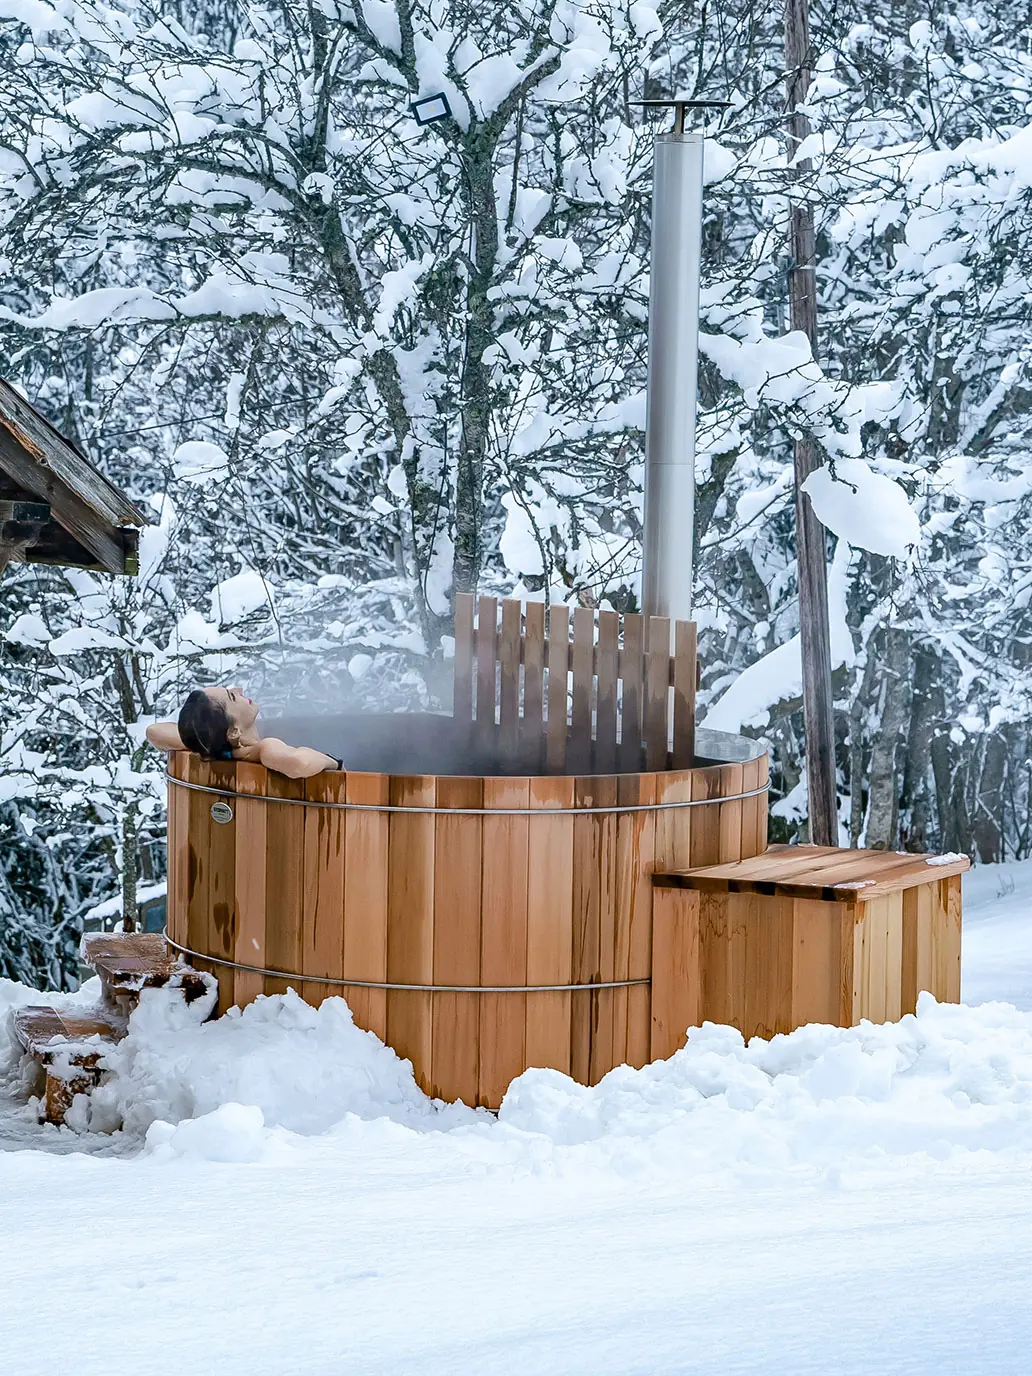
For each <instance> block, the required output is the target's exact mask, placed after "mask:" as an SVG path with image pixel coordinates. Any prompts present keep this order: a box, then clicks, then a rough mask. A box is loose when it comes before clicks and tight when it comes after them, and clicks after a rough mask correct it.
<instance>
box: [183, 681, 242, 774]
mask: <svg viewBox="0 0 1032 1376" xmlns="http://www.w3.org/2000/svg"><path fill="white" fill-rule="evenodd" d="M257 716H258V704H257V703H256V702H252V701H251V699H250V698H249V697H245V696H244V694H243V692H242V691H241V690H240V689H239V688H196V689H195V690H194V691H193V692H192V693H191V694H190V696H189V697H188V698H187V699H186V701H185V702H184V703H183V706H182V707H181V708H180V711H179V735H180V737H181V738H182V741H183V744H184V745H185V746H186V747H187V749H188V750H193V751H195V752H196V753H197V754H198V755H206V756H208V757H209V758H212V757H217V756H219V755H223V754H225V752H226V751H227V750H233V749H235V748H236V747H237V746H239V745H245V744H247V743H248V742H249V741H251V740H256V739H257V734H256V732H255V730H254V723H255V720H256V719H257Z"/></svg>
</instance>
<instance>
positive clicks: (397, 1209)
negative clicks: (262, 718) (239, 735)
mask: <svg viewBox="0 0 1032 1376" xmlns="http://www.w3.org/2000/svg"><path fill="white" fill-rule="evenodd" d="M965 904H966V906H965V955H964V996H965V998H966V999H967V1000H968V1003H967V1004H966V1005H960V1006H957V1007H952V1006H946V1005H937V1004H935V1003H934V1001H933V1000H931V999H930V998H929V997H928V996H923V997H922V1000H921V1005H920V1007H919V1010H918V1014H917V1016H916V1017H905V1018H903V1019H902V1020H901V1021H900V1022H899V1023H896V1024H886V1025H885V1026H879V1027H876V1026H872V1025H871V1024H866V1023H865V1024H862V1025H861V1026H860V1027H858V1028H849V1029H837V1028H827V1027H819V1026H811V1027H805V1028H801V1029H799V1030H798V1031H797V1032H794V1033H792V1034H791V1035H790V1036H786V1037H775V1038H774V1039H773V1040H771V1041H770V1042H764V1041H762V1040H759V1039H756V1040H754V1041H752V1042H751V1043H750V1044H749V1045H748V1046H746V1045H744V1044H743V1041H742V1038H741V1037H740V1036H739V1034H738V1033H737V1032H734V1031H733V1030H731V1029H728V1028H722V1027H714V1026H711V1025H710V1026H706V1027H704V1028H701V1029H697V1030H692V1031H691V1032H690V1034H689V1036H688V1040H687V1044H686V1046H685V1047H684V1048H683V1049H682V1050H681V1051H679V1052H678V1053H677V1054H676V1055H675V1056H673V1057H672V1058H671V1059H670V1060H669V1061H665V1062H659V1063H656V1064H654V1065H651V1066H648V1067H646V1068H645V1069H644V1070H640V1071H635V1070H630V1069H627V1068H623V1069H620V1070H616V1071H614V1072H612V1073H611V1074H610V1075H609V1076H607V1077H606V1078H605V1079H604V1080H603V1081H602V1083H601V1084H599V1085H597V1086H595V1087H594V1088H591V1089H588V1088H584V1087H582V1086H579V1085H576V1084H574V1083H573V1082H572V1081H570V1080H569V1079H567V1078H566V1077H565V1076H562V1075H559V1074H557V1073H556V1072H552V1071H543V1070H532V1071H528V1072H527V1073H526V1074H525V1075H523V1076H521V1077H520V1078H519V1079H518V1080H516V1081H515V1082H514V1084H513V1085H512V1086H511V1088H510V1090H509V1093H508V1094H507V1096H506V1099H505V1103H504V1104H503V1107H502V1110H501V1113H500V1114H499V1115H498V1118H497V1120H496V1119H494V1118H493V1117H492V1116H491V1115H489V1114H487V1113H485V1112H483V1111H479V1112H477V1111H473V1110H471V1109H467V1108H465V1107H463V1106H462V1105H442V1104H439V1103H432V1102H431V1101H429V1100H427V1099H426V1097H425V1096H424V1095H422V1094H421V1093H420V1091H419V1090H418V1088H417V1086H416V1085H415V1083H414V1081H413V1078H412V1074H411V1069H410V1067H409V1066H408V1064H407V1062H403V1061H400V1060H399V1059H398V1058H397V1057H396V1056H395V1055H394V1053H393V1052H392V1051H390V1050H389V1049H388V1048H386V1047H384V1046H383V1045H382V1044H381V1043H380V1042H379V1041H378V1040H377V1039H376V1038H375V1037H373V1036H372V1035H371V1034H369V1033H365V1032H362V1031H360V1030H359V1029H357V1028H356V1027H355V1026H354V1024H353V1022H352V1020H351V1016H350V1013H349V1011H348V1009H347V1006H346V1005H345V1004H344V1002H343V1001H342V1000H340V999H331V1000H329V1001H328V1002H327V1003H325V1004H324V1005H323V1007H322V1008H321V1009H320V1010H318V1011H316V1010H313V1009H310V1008H309V1007H308V1006H307V1005H305V1004H304V1003H302V1001H301V1000H300V999H299V998H297V997H296V995H294V994H288V995H286V996H283V997H277V998H270V999H264V1000H260V1001H259V1002H258V1003H256V1004H254V1005H252V1006H251V1007H250V1008H248V1009H246V1010H245V1011H244V1012H243V1013H239V1012H234V1013H231V1014H229V1015H227V1016H225V1017H223V1018H221V1019H219V1020H218V1021H216V1022H212V1023H208V1024H203V1025H202V1024H199V1023H198V1022H197V1021H196V1017H195V1015H194V1014H193V1013H192V1012H191V1010H189V1009H187V1008H186V1007H185V1006H182V1005H180V1004H177V1003H176V1002H174V1000H171V999H170V998H168V997H167V996H165V995H163V994H161V993H150V994H148V995H146V996H145V997H144V999H143V1001H142V1002H141V1006H140V1009H139V1010H138V1012H137V1013H136V1014H135V1015H134V1017H133V1020H132V1024H131V1027H130V1032H129V1035H128V1037H127V1038H126V1040H125V1041H124V1042H123V1043H122V1044H121V1045H120V1046H119V1047H118V1048H117V1050H116V1051H115V1052H114V1053H113V1054H112V1057H111V1061H110V1068H111V1071H112V1076H111V1079H110V1080H109V1081H108V1083H107V1084H106V1085H105V1086H104V1087H103V1089H102V1090H101V1091H99V1092H98V1094H97V1095H96V1096H95V1102H94V1110H93V1111H94V1124H93V1126H94V1128H96V1127H98V1126H102V1125H103V1120H104V1119H105V1117H106V1116H110V1117H114V1116H115V1115H116V1114H117V1115H121V1116H123V1117H124V1120H125V1127H124V1129H123V1130H121V1131H118V1132H115V1133H113V1134H110V1135H108V1134H102V1133H99V1132H97V1131H89V1132H86V1133H84V1134H83V1135H82V1136H77V1135H75V1134H73V1133H72V1132H71V1131H70V1130H67V1129H62V1130H57V1129H54V1128H42V1127H39V1126H37V1125H36V1124H35V1122H34V1121H33V1111H32V1105H31V1103H29V1104H27V1103H26V1102H25V1099H24V1094H23V1092H22V1090H21V1086H20V1079H19V1075H18V1069H17V1059H16V1057H14V1056H13V1055H9V1056H7V1057H6V1059H5V1057H4V1054H3V1052H2V1050H0V1079H2V1081H3V1083H5V1084H6V1088H7V1094H6V1097H4V1094H3V1090H2V1088H0V1146H2V1147H6V1148H7V1151H5V1152H4V1151H0V1237H2V1238H3V1239H4V1242H5V1243H6V1246H7V1252H8V1258H9V1265H10V1266H12V1267H13V1268H14V1269H15V1270H16V1273H17V1278H18V1292H19V1293H20V1294H23V1295H42V1294H45V1295H46V1305H47V1320H46V1338H45V1341H41V1334H40V1329H39V1325H38V1324H37V1323H36V1322H34V1321H32V1322H30V1321H29V1318H28V1314H27V1310H26V1308H25V1306H24V1305H20V1304H14V1303H12V1304H10V1305H7V1306H0V1343H2V1350H3V1351H4V1353H5V1364H7V1365H9V1367H10V1369H11V1370H17V1371H18V1372H19V1373H22V1374H23V1376H37V1373H38V1376H43V1373H47V1376H49V1374H50V1373H52V1372H54V1371H60V1370H67V1371H74V1372H75V1373H76V1376H107V1373H108V1372H109V1371H110V1369H111V1354H112V1353H113V1352H117V1353H118V1354H119V1364H120V1365H122V1364H124V1365H126V1366H127V1367H128V1368H131V1369H132V1370H133V1371H134V1372H136V1373H140V1376H148V1373H162V1374H164V1373H169V1374H170V1376H171V1373H173V1372H174V1373H194V1372H196V1373H206V1372H209V1371H212V1370H218V1371H219V1372H220V1373H225V1374H226V1376H238V1373H239V1376H245V1373H246V1376H264V1373H269V1374H270V1376H272V1373H276V1376H283V1374H285V1373H293V1372H302V1371H304V1372H305V1373H340V1372H345V1371H346V1372H348V1373H349V1376H350V1373H366V1372H368V1373H381V1372H382V1373H388V1372H389V1373H396V1372H400V1371H404V1372H420V1373H422V1372H426V1373H454V1372H466V1371H469V1372H474V1371H475V1372H479V1371H488V1370H490V1371H491V1372H492V1376H496V1373H510V1372H511V1373H524V1372H528V1371H534V1372H535V1373H556V1376H559V1374H560V1373H562V1376H567V1374H568V1373H600V1372H606V1373H609V1372H613V1373H616V1372H621V1373H622V1372H627V1373H630V1372H635V1373H675V1372H677V1373H679V1372H705V1373H714V1374H715V1376H716V1374H718V1373H719V1376H723V1373H738V1372H742V1373H745V1372H749V1373H766V1372H770V1373H779V1376H802V1374H803V1373H814V1374H815V1376H816V1373H821V1376H824V1374H825V1373H828V1372H835V1373H857V1376H859V1373H865V1376H866V1374H868V1373H886V1374H887V1373H925V1372H928V1373H932V1372H935V1373H939V1372H943V1371H957V1372H964V1373H983V1372H984V1373H990V1372H991V1373H993V1374H994V1376H1007V1374H1008V1373H1015V1374H1016V1373H1019V1372H1020V1373H1024V1372H1026V1371H1027V1370H1028V1357H1027V1352H1028V1345H1029V1341H1030V1339H1032V1314H1030V1311H1029V1306H1028V1302H1027V1285H1028V1282H1027V1277H1028V1274H1029V1265H1030V1262H1032V1229H1030V1228H1029V1226H1028V1222H1027V1220H1028V1211H1029V1197H1030V1187H1029V1178H1030V1176H1029V1169H1030V1167H1032V862H1026V863H1023V864H1017V865H1014V864H1012V865H1002V866H990V867H984V868H980V869H976V870H974V871H973V872H972V873H971V874H970V875H968V876H965ZM95 996H96V981H93V982H91V984H90V985H89V986H87V987H86V988H85V990H84V992H83V994H82V995H81V996H63V997H62V996H41V995H39V994H38V993H36V992H35V991H32V990H28V989H25V988H24V987H23V986H20V985H14V984H11V983H9V982H3V981H0V1009H3V1008H11V1007H15V1006H17V1005H19V1004H21V1003H25V1002H30V1001H37V1002H38V1001H40V999H41V997H45V998H50V999H52V1000H53V1001H54V1002H58V1003H73V1004H74V1003H75V1002H77V1001H86V1000H89V999H91V998H94V997H95ZM2 1046H3V1042H2V1040H0V1047H2Z"/></svg>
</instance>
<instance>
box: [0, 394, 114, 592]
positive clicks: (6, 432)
mask: <svg viewBox="0 0 1032 1376" xmlns="http://www.w3.org/2000/svg"><path fill="white" fill-rule="evenodd" d="M0 385H2V384H0ZM0 468H3V469H4V471H5V472H6V473H8V474H9V475H10V476H11V477H12V478H14V480H15V481H16V482H17V483H18V484H19V486H21V487H23V488H25V489H26V490H27V491H29V492H31V493H32V494H33V495H34V496H36V497H38V498H40V499H42V500H43V501H45V502H49V504H50V507H51V510H52V512H53V515H54V518H55V519H56V520H57V521H58V522H59V523H60V524H61V525H62V526H63V527H64V528H65V530H67V531H68V533H69V534H70V535H72V536H73V537H74V538H75V539H76V540H77V541H78V542H79V544H80V545H83V546H85V548H86V549H87V550H89V552H90V554H91V555H92V556H93V557H94V559H95V560H96V562H97V564H98V566H99V567H100V568H102V569H104V570H106V571H107V572H108V573H124V572H125V551H124V549H123V546H122V541H121V537H120V532H119V530H118V526H117V524H116V525H114V526H112V525H111V524H109V522H108V521H107V519H106V517H105V516H103V515H99V514H98V513H97V511H95V510H94V509H93V508H92V507H91V506H89V505H88V504H87V503H86V502H85V501H83V499H82V498H81V497H80V496H78V495H77V494H76V493H75V492H74V491H73V490H72V489H71V488H70V487H69V486H68V485H67V484H66V483H65V482H63V481H62V479H61V478H59V477H58V475H57V473H56V471H55V470H54V469H53V468H51V467H50V466H49V465H48V464H46V463H43V462H41V461H40V459H39V458H38V457H36V456H35V455H34V454H33V453H32V452H31V451H29V450H27V449H25V448H24V446H23V445H22V444H21V442H20V441H19V439H18V438H16V436H15V433H14V432H13V431H12V430H11V429H10V428H9V427H8V426H6V425H4V424H3V423H2V421H0ZM134 510H135V508H134Z"/></svg>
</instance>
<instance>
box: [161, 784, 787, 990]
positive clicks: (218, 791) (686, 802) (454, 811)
mask: <svg viewBox="0 0 1032 1376" xmlns="http://www.w3.org/2000/svg"><path fill="white" fill-rule="evenodd" d="M540 777H541V778H548V777H550V776H549V775H545V774H543V775H541V776H540ZM592 777H596V778H610V777H614V776H611V775H595V776H592ZM645 777H647V776H645ZM165 778H166V779H167V780H168V782H169V783H170V784H175V786H176V788H189V789H191V790H192V791H193V792H194V793H211V794H214V795H215V796H216V797H218V798H239V799H241V800H242V801H243V802H245V803H257V802H262V803H289V804H290V805H291V806H292V807H324V808H333V809H335V810H337V811H340V812H423V813H433V814H436V815H438V816H441V817H462V816H465V817H583V816H585V815H586V814H589V813H605V814H607V815H610V814H612V813H616V812H662V811H665V810H666V809H667V808H678V807H713V806H714V805H719V804H721V803H735V802H738V801H739V800H741V799H742V798H756V797H758V796H759V795H760V794H761V793H769V792H770V781H769V780H768V781H767V783H765V784H764V785H763V786H762V788H752V789H750V790H749V792H748V793H725V794H722V795H721V796H719V797H714V798H684V799H678V800H675V801H673V802H663V803H632V804H629V805H625V806H623V807H616V806H614V807H404V806H401V805H399V804H394V803H327V802H322V801H321V800H319V799H317V798H270V797H269V795H268V794H267V793H236V792H234V791H233V790H232V789H229V788H208V786H207V785H206V784H191V783H187V781H186V780H185V779H177V778H176V777H175V775H173V774H169V773H166V774H165ZM208 959H210V957H209V956H205V960H208ZM321 983H323V984H325V983H327V981H326V980H322V981H321ZM384 987H386V986H384ZM420 987H422V986H420ZM563 987H564V988H566V987H567V986H566V985H564V986H563ZM591 987H592V988H596V989H597V988H598V987H599V986H598V985H592V986H591Z"/></svg>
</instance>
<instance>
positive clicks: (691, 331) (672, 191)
mask: <svg viewBox="0 0 1032 1376" xmlns="http://www.w3.org/2000/svg"><path fill="white" fill-rule="evenodd" d="M638 103H640V104H642V105H645V106H647V107H650V108H656V107H664V106H672V107H673V109H674V129H673V132H672V133H666V134H657V135H656V141H655V161H654V164H653V180H652V267H651V277H650V284H649V362H648V392H647V409H646V420H645V518H644V542H643V549H642V609H643V611H644V612H645V613H646V615H648V616H669V617H671V618H672V619H675V620H682V621H687V620H690V618H691V614H692V534H693V527H694V523H695V411H696V399H697V390H698V365H699V279H700V275H701V273H700V262H701V257H702V156H703V135H702V132H701V131H694V130H693V131H686V130H685V127H684V122H685V111H686V110H687V109H700V108H703V109H704V108H711V107H715V108H719V109H726V108H727V102H723V101H719V102H718V101H694V100H647V101H640V102H638Z"/></svg>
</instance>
